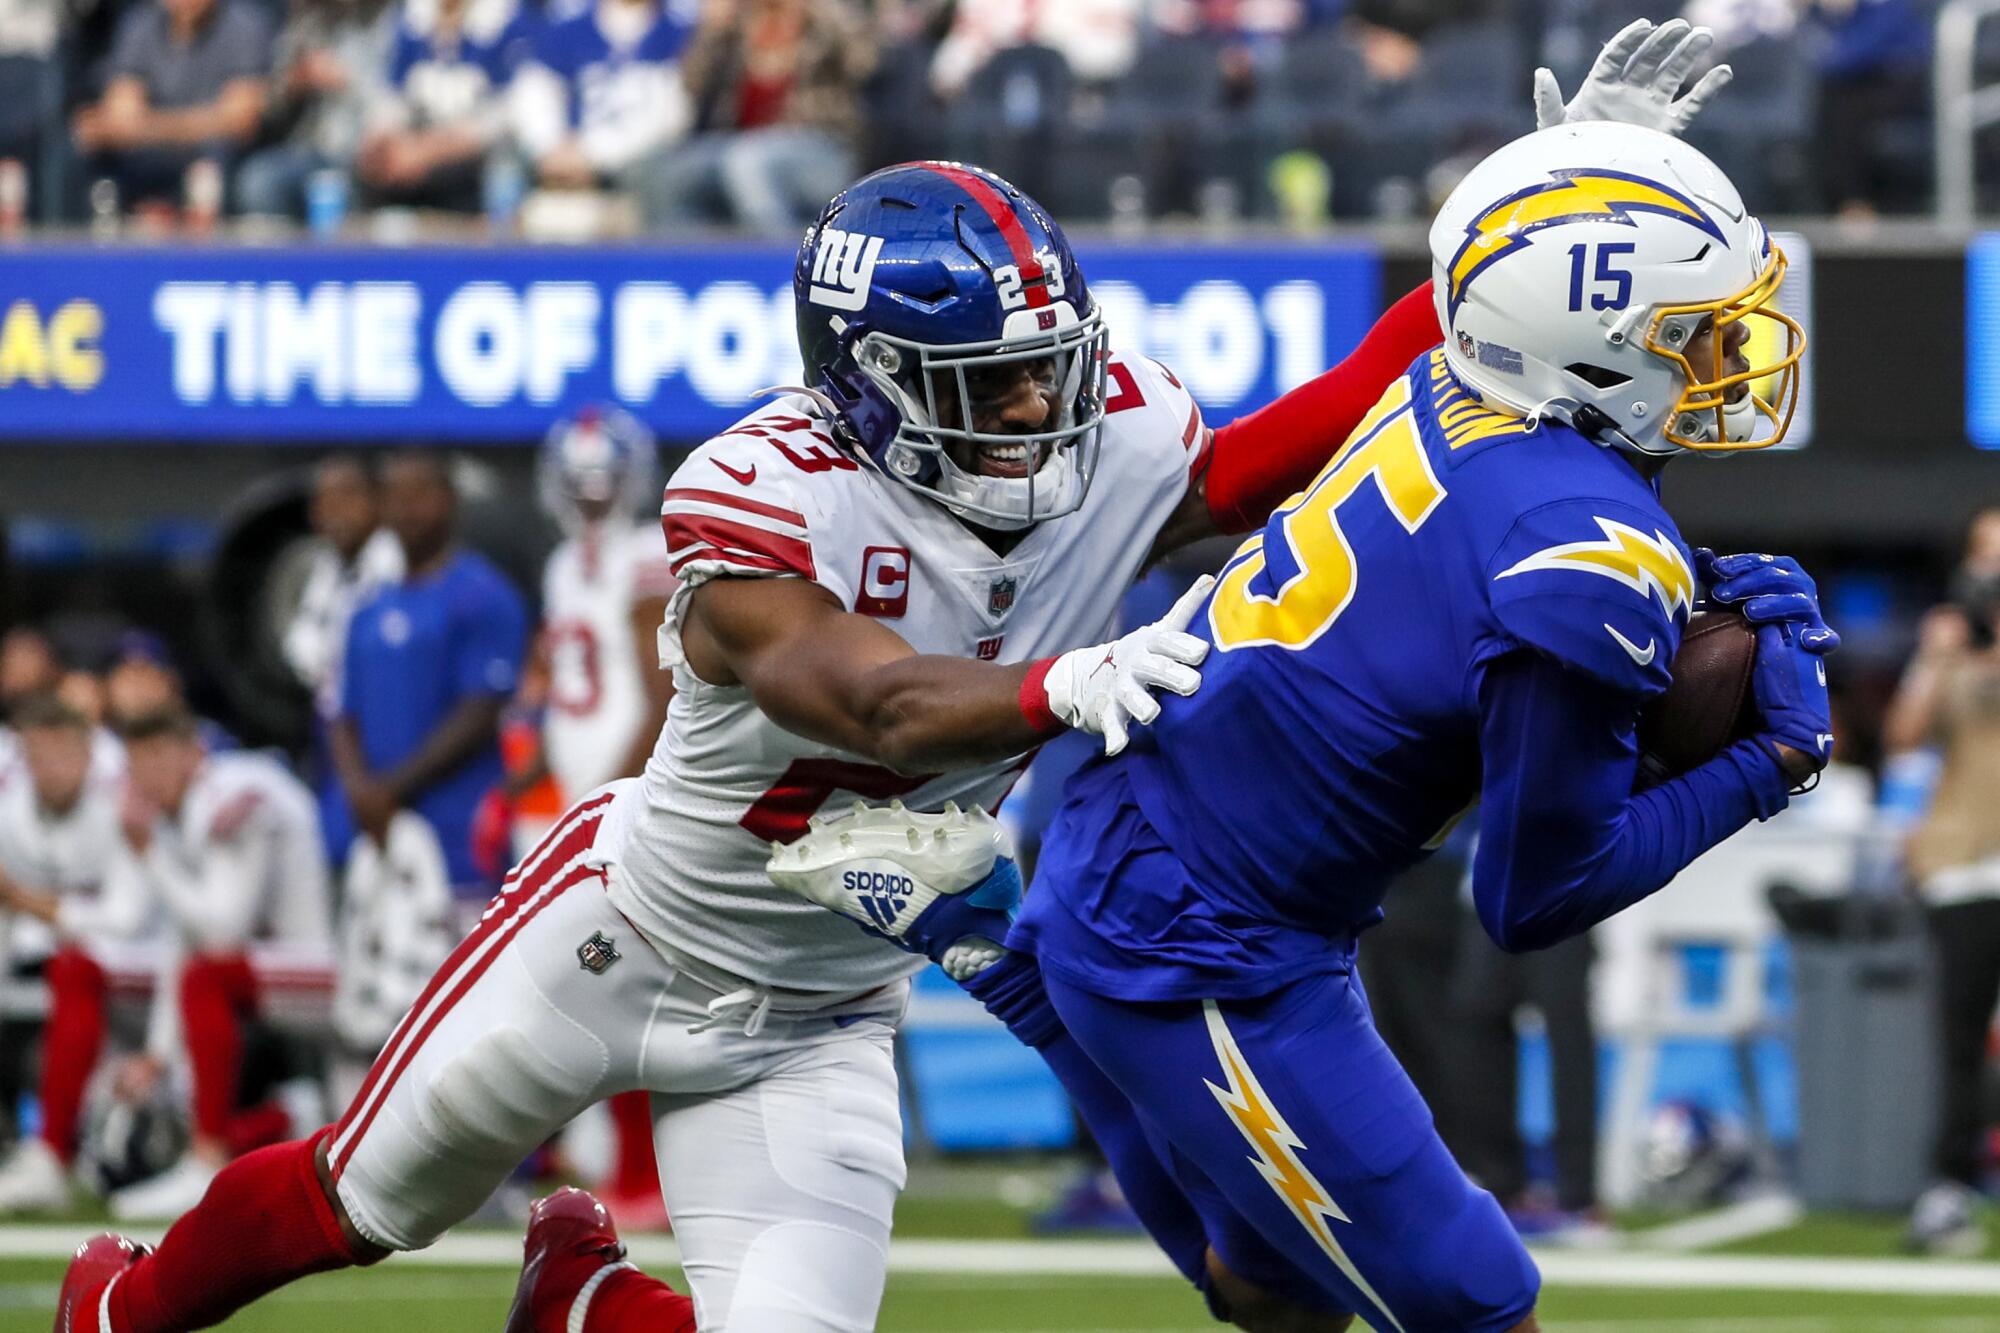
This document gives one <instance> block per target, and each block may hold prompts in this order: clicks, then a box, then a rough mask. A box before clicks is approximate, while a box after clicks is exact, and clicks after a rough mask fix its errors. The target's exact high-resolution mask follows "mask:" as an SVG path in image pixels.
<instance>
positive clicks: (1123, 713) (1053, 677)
mask: <svg viewBox="0 0 2000 1333" xmlns="http://www.w3.org/2000/svg"><path fill="white" fill-rule="evenodd" d="M1214 586H1215V576H1214V575H1212V574H1204V575H1202V576H1201V577H1200V578H1198V579H1196V580H1195V583H1194V586H1193V587H1192V588H1189V589H1188V590H1187V591H1186V592H1184V593H1182V594H1181V597H1180V600H1179V601H1177V602H1175V603H1174V605H1173V609H1172V610H1170V611H1168V612H1167V613H1166V614H1165V615H1164V616H1161V617H1160V618H1159V619H1158V620H1156V621H1154V622H1153V623H1152V624H1150V625H1142V626H1140V627H1139V628H1138V629H1135V630H1133V631H1132V632H1131V633H1130V634H1127V635H1126V636H1125V637H1124V638H1122V639H1118V640H1115V641H1113V642H1111V643H1100V644H1097V645H1096V646H1094V647H1090V648H1078V649H1076V650H1074V651H1073V652H1067V653H1064V654H1063V655H1062V656H1061V657H1058V658H1056V659H1055V661H1054V663H1052V664H1051V665H1050V667H1049V671H1048V675H1047V676H1045V677H1044V678H1043V680H1042V686H1043V688H1044V689H1045V690H1047V691H1048V704H1049V711H1050V712H1052V713H1054V714H1055V715H1056V716H1057V717H1059V718H1061V719H1062V720H1063V721H1064V722H1066V723H1068V724H1069V725H1070V726H1072V727H1076V728H1078V729H1079V730H1082V731H1088V732H1094V733H1095V734H1097V735H1099V736H1102V737H1104V753H1106V754H1117V753H1118V752H1119V751H1120V750H1122V749H1124V748H1125V745H1126V742H1127V741H1128V740H1129V739H1130V728H1129V727H1128V726H1127V723H1128V722H1137V723H1139V724H1140V725H1141V726H1144V725H1145V724H1146V723H1148V722H1151V721H1152V720H1153V719H1154V718H1156V717H1158V716H1159V715H1160V701H1159V700H1157V699H1155V698H1154V697H1153V696H1152V693H1151V691H1152V690H1172V691H1173V692H1174V693H1175V694H1182V695H1186V694H1193V693H1194V692H1195V691H1196V690H1197V689H1199V688H1200V687H1201V673H1200V672H1199V671H1196V670H1195V668H1196V667H1198V666H1200V665H1201V662H1202V659H1203V658H1205V657H1207V656H1208V642H1207V641H1206V640H1205V639H1198V638H1196V637H1195V636H1194V635H1192V634H1189V633H1187V632H1186V630H1187V626H1188V622H1189V621H1191V620H1193V619H1194V613H1195V612H1196V611H1197V610H1199V609H1200V607H1201V604H1202V600H1203V599H1204V598H1206V597H1207V596H1208V590H1209V589H1210V588H1212V587H1214Z"/></svg>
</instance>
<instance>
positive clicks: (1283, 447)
mask: <svg viewBox="0 0 2000 1333" xmlns="http://www.w3.org/2000/svg"><path fill="white" fill-rule="evenodd" d="M1438 337H1439V335H1438V322H1437V309H1436V307H1435V306H1434V305H1433V304H1432V301H1431V285H1430V284H1429V283H1428V282H1427V283H1425V284H1424V285H1423V286H1421V287H1419V288H1417V289H1416V290H1415V291H1413V292H1411V293H1409V294H1408V295H1407V296H1405V297H1403V299H1402V300H1400V301H1398V302H1396V304H1394V305H1392V306H1390V307H1389V309H1388V310H1387V311H1385V312H1384V313H1383V315H1382V318H1380V319H1378V320H1376V321H1375V325H1374V327H1373V328H1371V329H1369V330H1368V332H1367V334H1366V335H1365V336H1364V337H1363V338H1362V339H1361V345H1360V346H1358V347H1356V348H1355V349H1354V350H1353V351H1352V352H1349V353H1348V354H1347V357H1346V359H1345V360H1343V361H1342V362H1341V363H1340V364H1339V365H1337V366H1335V367H1334V368H1333V369H1331V370H1329V371H1327V372H1326V373H1324V374H1322V375H1320V376H1319V377H1318V378H1316V379H1310V380H1307V381H1306V382H1305V383H1304V384H1301V385H1299V386H1298V387H1297V388H1296V389H1293V390H1292V391H1291V392H1290V393H1287V394H1285V395H1284V396H1283V397H1281V398H1279V399H1278V400H1277V401H1275V402H1273V403H1270V404H1268V405H1266V406H1264V407H1262V408H1259V409H1258V410H1257V411H1255V412H1252V413H1251V414H1250V415H1249V416H1247V417H1238V418H1237V419H1236V420H1234V421H1232V422H1230V423H1229V424H1228V425H1226V426H1222V427H1220V428H1218V429H1217V430H1216V432H1215V441H1214V454H1213V456H1212V457H1211V458H1210V460H1209V463H1208V475H1207V490H1206V491H1205V492H1204V494H1205V495H1206V496H1207V498H1208V512H1209V516H1210V517H1211V518H1213V519H1214V520H1215V524H1216V526H1217V527H1219V528H1221V529H1222V531H1224V532H1248V531H1249V530H1250V529H1252V528H1255V527H1261V526H1262V525H1263V523H1264V521H1265V520H1266V519H1268V518H1269V517H1270V516H1271V511H1272V510H1273V509H1275V508H1277V507H1278V506H1279V505H1281V504H1283V503H1284V502H1285V498H1286V497H1287V496H1289V495H1291V494H1292V492H1294V491H1296V490H1299V489H1300V488H1302V487H1303V486H1305V484H1306V483H1307V482H1309V481H1311V480H1312V479H1313V477H1314V476H1315V475H1317V474H1318V472H1319V470H1320V469H1321V468H1322V467H1324V466H1326V461H1327V460H1328V459H1329V458H1332V457H1333V456H1334V454H1335V453H1337V452H1339V449H1340V446H1341V445H1343V444H1345V443H1347V437H1348V435H1349V434H1350V433H1352V432H1353V430H1354V428H1355V427H1356V426H1358V425H1360V424H1361V418H1362V417H1364V416H1366V415H1368V409H1369V408H1371V407H1373V406H1375V403H1376V401H1377V400H1378V399H1380V398H1381V397H1382V394H1383V392H1384V391H1385V390H1387V389H1388V387H1389V386H1390V385H1391V384H1394V383H1395V382H1396V377H1397V376H1399V375H1401V374H1402V373H1403V372H1404V371H1406V370H1408V369H1409V368H1410V363H1411V362H1412V361H1415V360H1416V359H1417V358H1418V357H1419V356H1422V355H1423V354H1424V353H1425V352H1427V351H1429V350H1430V349H1431V348H1433V347H1435V346H1437V345H1438Z"/></svg>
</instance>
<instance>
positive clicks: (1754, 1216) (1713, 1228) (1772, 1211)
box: [1620, 1194, 1805, 1254]
mask: <svg viewBox="0 0 2000 1333" xmlns="http://www.w3.org/2000/svg"><path fill="white" fill-rule="evenodd" d="M1803 1216H1805V1209H1803V1208H1801V1207H1800V1206H1799V1201H1798V1200H1797V1199H1794V1198H1792V1197H1791V1196H1790V1195H1786V1194H1776V1195H1771V1196H1768V1197H1766V1198H1762V1199H1746V1200H1744V1201H1743V1202H1742V1203H1734V1204H1731V1205H1729V1206H1728V1207H1727V1208H1718V1209H1716V1210H1715V1211H1714V1212H1709V1213H1702V1214H1700V1215H1699V1216H1696V1217H1690V1218H1688V1219H1686V1220H1685V1221H1681V1222H1670V1223H1668V1224H1667V1225H1665V1226H1658V1227H1649V1228H1647V1229H1646V1230H1644V1231H1634V1232H1632V1233H1631V1234H1630V1235H1628V1236H1626V1237H1624V1238H1623V1240H1622V1244H1621V1246H1620V1248H1622V1249H1627V1250H1648V1251H1666V1252H1668V1253H1674V1254H1680V1253H1685V1252H1686V1251H1689V1250H1710V1249H1714V1248H1715V1247H1716V1246H1718V1245H1728V1244H1730V1243H1731V1242H1733V1241H1739V1240H1749V1239H1750V1238H1751V1237H1753V1236H1762V1235H1767V1234H1769V1233H1770V1232H1773V1231H1782V1230H1784V1229H1785V1228H1786V1227H1788V1226H1790V1225H1792V1223H1794V1222H1796V1221H1798V1220H1799V1219H1800V1218H1801V1217H1803Z"/></svg>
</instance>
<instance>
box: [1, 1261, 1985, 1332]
mask: <svg viewBox="0 0 2000 1333" xmlns="http://www.w3.org/2000/svg"><path fill="white" fill-rule="evenodd" d="M59 1274H60V1266H59V1265H57V1264H52V1263H32V1264H29V1263H21V1262H18V1261H14V1262H8V1263H5V1264H0V1333H29V1331H30V1330H32V1331H33V1333H47V1330H48V1328H49V1314H48V1311H49V1309H50V1308H51V1305H52V1302H53V1301H54V1297H55V1289H56V1282H57V1279H58V1277H59ZM513 1285H514V1279H513V1276H512V1275H511V1274H507V1273H502V1272H498V1271H495V1270H490V1269H485V1270H465V1269H455V1270H454V1269H436V1268H424V1267H422V1266H420V1265H417V1264H414V1263H406V1264H395V1265H393V1266H391V1267H388V1268H382V1269H376V1270H371V1271H368V1272H363V1273H334V1274H329V1275H326V1276H324V1277H317V1278H312V1279H310V1280H308V1281H306V1282H304V1283H301V1284H300V1285H298V1286H296V1287H293V1288H291V1289H290V1290H288V1291H285V1292H281V1293H279V1294H278V1295H276V1296H274V1297H272V1298H270V1299H269V1300H267V1301H266V1302H264V1303H263V1304H262V1305H259V1306H258V1307H256V1308H255V1309H253V1310H250V1311H247V1312H245V1313H244V1314H242V1315H240V1316H238V1317H237V1318H235V1319H232V1320H231V1321H229V1323H227V1324H225V1325H223V1327H224V1328H227V1329H229V1330H232V1333H355V1330H366V1333H442V1331H443V1330H453V1331H454V1333H455V1331H456V1330H461V1329H465V1330H497V1329H498V1328H499V1326H500V1321H501V1319H502V1318H504V1317H505V1315H506V1311H507V1302H508V1299H509V1298H510V1296H511V1295H512V1293H513ZM1542 1317H1543V1321H1544V1323H1545V1324H1546V1325H1547V1326H1548V1327H1549V1328H1550V1329H1551V1330H1562V1333H1598V1331H1599V1330H1603V1331H1604V1333H1610V1331H1611V1330H1622V1329H1630V1330H1633V1331H1634V1333H1887V1331H1888V1330H1895V1331H1896V1333H1991V1331H1992V1330H1995V1329H2000V1299H1995V1298H1991V1297H1989V1298H1985V1299H1974V1298H1945V1297H1888V1296H1876V1297H1864V1296H1838V1295H1813V1294H1810V1293H1798V1292H1758V1291H1699V1292H1696V1291H1676V1290H1667V1291H1648V1290H1618V1291H1603V1290H1583V1289H1570V1290H1562V1289H1555V1290H1551V1291H1550V1292H1548V1293H1547V1296H1546V1297H1545V1299H1544V1301H1543V1305H1542ZM878 1327H879V1328H880V1329H881V1330H882V1333H1094V1331H1097V1330H1102V1331H1104V1333H1109V1331H1110V1330H1119V1333H1123V1331H1124V1330H1139V1329H1144V1330H1149V1333H1211V1331H1212V1330H1214V1329H1215V1328H1216V1327H1217V1325H1215V1324H1213V1323H1211V1322H1209V1320H1208V1318H1207V1316H1206V1314H1205V1313H1204V1311H1203V1310H1202V1308H1201V1303H1200V1302H1199V1301H1198V1300H1197V1299H1196V1298H1195V1296H1194V1294H1193V1293H1192V1292H1191V1291H1189V1290H1187V1289H1186V1288H1185V1287H1183V1286H1182V1285H1181V1284H1179V1283H1177V1282H1172V1281H1164V1280H1153V1279H1132V1278H1073V1277H1070V1278H1050V1277H1037V1276H1030V1275H1024V1276H1021V1277H1015V1278H993V1277H983V1276H982V1277H944V1276H929V1275H909V1276H899V1277H897V1278H895V1279H892V1280H891V1281H890V1283H889V1292H888V1297H887V1299H886V1300H885V1301H884V1303H883V1307H882V1320H881V1323H880V1325H879V1326H878Z"/></svg>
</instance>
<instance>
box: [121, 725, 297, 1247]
mask: <svg viewBox="0 0 2000 1333" xmlns="http://www.w3.org/2000/svg"><path fill="white" fill-rule="evenodd" d="M122 735H123V737H124V740H125V751H126V760H127V765H128V789H127V792H126V797H125V805H124V809H123V811H122V812H121V816H120V822H121V825H122V829H123V838H122V840H121V841H120V844H119V850H118V854H117V856H116V857H115V858H114V859H113V861H112V864H111V867H110V870H109V872H108V875H107V879H108V890H107V895H106V896H107V898H110V899H112V900H114V901H117V902H119V903H122V904H130V905H133V906H134V907H137V906H138V905H142V904H143V905H145V906H146V907H150V908H156V909H157V910H158V911H159V913H160V914H161V915H162V916H163V917H164V918H165V920H166V922H167V924H168V926H169V928H170V932H171V935H172V937H173V941H174V945H175V948H174V950H173V954H172V957H171V960H170V962H169V965H168V966H166V967H164V968H163V969H162V973H161V978H160V982H159V985H158V990H157V994H156V998H155V1009H156V1021H155V1024H154V1035H153V1038H152V1040H151V1042H150V1043H149V1047H150V1051H151V1054H152V1059H153V1061H154V1071H153V1072H154V1073H155V1074H156V1075H157V1074H162V1073H164V1064H165V1062H166V1061H167V1060H168V1059H169V1058H171V1057H172V1056H174V1055H176V1054H178V1053H180V1052H184V1053H185V1055H186V1058H187V1063H188V1071H189V1075H190V1078H191V1082H192V1095H193V1106H192V1108H191V1109H192V1112H193V1115H192V1120H193V1139H192V1142H191V1144H190V1146H189V1148H188V1151H187V1153H186V1155H185V1156H184V1157H183V1158H182V1159H181V1161H180V1162H179V1163H178V1164H176V1165H175V1166H173V1167H172V1168H170V1169H169V1170H168V1171H167V1172H166V1173H165V1174H164V1175H161V1176H159V1177H157V1178H155V1179H153V1180H150V1181H146V1182H144V1183H141V1184H138V1185H134V1186H131V1187H129V1188H127V1189H125V1190H121V1191H119V1192H118V1193H117V1194H114V1195H113V1196H112V1198H111V1209H112V1214H113V1216H116V1217H130V1218H154V1217H173V1216H175V1215H177V1214H178V1213H180V1212H181V1211H183V1210H184V1209H186V1208H188V1207H190V1206H191V1205H192V1203H193V1202H194V1201H195V1200H197V1199H199V1198H200V1197H201V1193H202V1191H203V1190H204V1189H206V1188H207V1185H208V1182H209V1180H210V1179H212V1178H213V1177H214V1175H215V1173H216V1172H217V1171H218V1170H219V1169H221V1167H222V1166H223V1165H224V1164H225V1163H227V1162H228V1161H229V1160H230V1159H231V1158H233V1157H235V1156H237V1155H238V1154H239V1153H241V1152H244V1151H247V1150H249V1149H251V1148H255V1147H258V1146H261V1145H262V1144H264V1143H268V1142H270V1141H272V1140H273V1139H275V1138H278V1137H282V1136H283V1135H284V1134H285V1133H286V1132H288V1131H289V1130H292V1129H295V1128H296V1127H295V1126H293V1125H291V1124H290V1121H289V1118H288V1117H287V1116H286V1114H285V1113H284V1112H283V1111H282V1110H281V1109H280V1108H277V1107H269V1106H267V1107H259V1108H254V1109H252V1110H250V1111H239V1110H238V1107H237V1094H238V1091H239V1085H238V1078H239V1075H240V1073H241V1071H242V1063H243V1047H244V1025H245V1023H246V1022H248V1021H249V1020H250V1019H251V1018H253V1017H254V1016H255V1015H256V1014H257V1012H258V1010H259V1007H260V999H261V995H262V992H263V990H264V988H265V986H266V985H268V984H271V982H272V981H274V980H276V979H277V978H278V975H279V974H280V973H283V974H287V975H298V974H310V975H312V976H315V977H318V978H321V979H324V977H325V975H326V973H327V971H328V968H329V965H330V961H331V936H332V927H331V921H330V903H329V899H328V892H327V876H326V862H325V858H324V854H323V849H322V844H321V840H320V832H319V818H318V813H317V811H316V808H315V804H314V801H313V797H312V793H311V792H310V791H309V790H307V788H306V786H305V784H304V783H302V782H300V781H299V780H298V779H297V778H295V777H293V776H292V775H291V773H290V772H289V771H287V770H286V769H285V768H284V767H283V766H282V765H280V764H279V763H278V762H276V761H275V760H273V759H270V758H268V757H266V756H263V755H259V754H253V753H248V752H241V751H238V752H232V753H226V754H210V753H208V752H207V750H206V749H205V747H204V746H203V745H202V743H201V740H200V737H199V734H198V731H197V723H196V720H195V718H194V716H193V715H192V714H191V713H189V712H188V711H187V710H186V709H185V708H180V707H168V708H163V709H160V710H158V711H156V712H153V713H150V714H146V715H143V716H140V717H136V718H132V719H129V720H128V721H127V722H126V724H125V726H124V728H123V731H122ZM120 924H121V925H123V926H124V928H125V929H124V931H123V933H130V931H131V929H132V928H133V924H134V923H133V922H132V921H131V920H129V919H128V920H127V921H125V922H123V923H120ZM253 947H254V948H256V949H258V951H259V952H260V953H262V954H263V955H264V957H263V959H262V962H261V964H260V965H258V966H253V964H252V959H251V952H252V950H253Z"/></svg>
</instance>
